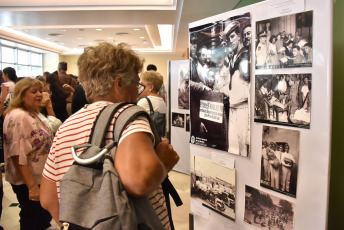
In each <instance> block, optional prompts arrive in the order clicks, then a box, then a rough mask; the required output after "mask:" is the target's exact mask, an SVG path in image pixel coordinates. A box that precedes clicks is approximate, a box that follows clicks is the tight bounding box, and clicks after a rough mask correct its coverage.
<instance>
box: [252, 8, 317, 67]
mask: <svg viewBox="0 0 344 230" xmlns="http://www.w3.org/2000/svg"><path fill="white" fill-rule="evenodd" d="M256 34H257V36H256V47H255V50H256V69H262V68H267V69H275V68H294V67H311V66H312V64H313V49H312V41H313V11H308V12H303V13H298V14H293V15H287V16H283V17H278V18H271V19H268V20H264V21H259V22H257V23H256Z"/></svg>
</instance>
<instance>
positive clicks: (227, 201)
mask: <svg viewBox="0 0 344 230" xmlns="http://www.w3.org/2000/svg"><path fill="white" fill-rule="evenodd" d="M190 172H191V197H192V198H193V199H196V200H197V201H199V202H201V203H202V205H203V206H205V207H207V208H209V209H211V210H213V211H215V212H217V213H219V214H220V215H223V216H225V217H227V218H229V219H231V220H235V169H229V168H226V167H223V166H221V165H218V164H215V163H213V162H212V161H210V160H208V159H205V158H202V157H198V156H194V155H191V160H190Z"/></svg>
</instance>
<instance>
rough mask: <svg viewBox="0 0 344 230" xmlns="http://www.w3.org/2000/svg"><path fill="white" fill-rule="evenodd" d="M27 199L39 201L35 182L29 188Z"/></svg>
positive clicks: (37, 187)
mask: <svg viewBox="0 0 344 230" xmlns="http://www.w3.org/2000/svg"><path fill="white" fill-rule="evenodd" d="M29 200H32V201H39V186H38V185H37V184H36V185H35V186H34V187H32V188H31V189H29Z"/></svg>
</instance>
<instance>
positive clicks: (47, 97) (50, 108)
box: [42, 92, 56, 117]
mask: <svg viewBox="0 0 344 230" xmlns="http://www.w3.org/2000/svg"><path fill="white" fill-rule="evenodd" d="M42 104H43V105H45V106H44V107H45V109H46V110H47V113H48V115H50V116H53V117H56V116H55V112H54V109H53V104H52V102H51V99H50V95H49V93H47V92H43V99H42Z"/></svg>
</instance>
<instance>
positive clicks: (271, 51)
mask: <svg viewBox="0 0 344 230" xmlns="http://www.w3.org/2000/svg"><path fill="white" fill-rule="evenodd" d="M276 41H277V39H276V36H275V35H272V36H271V37H270V40H269V48H268V65H269V66H271V68H276V67H277V66H278V65H279V59H278V53H277V46H276Z"/></svg>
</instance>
